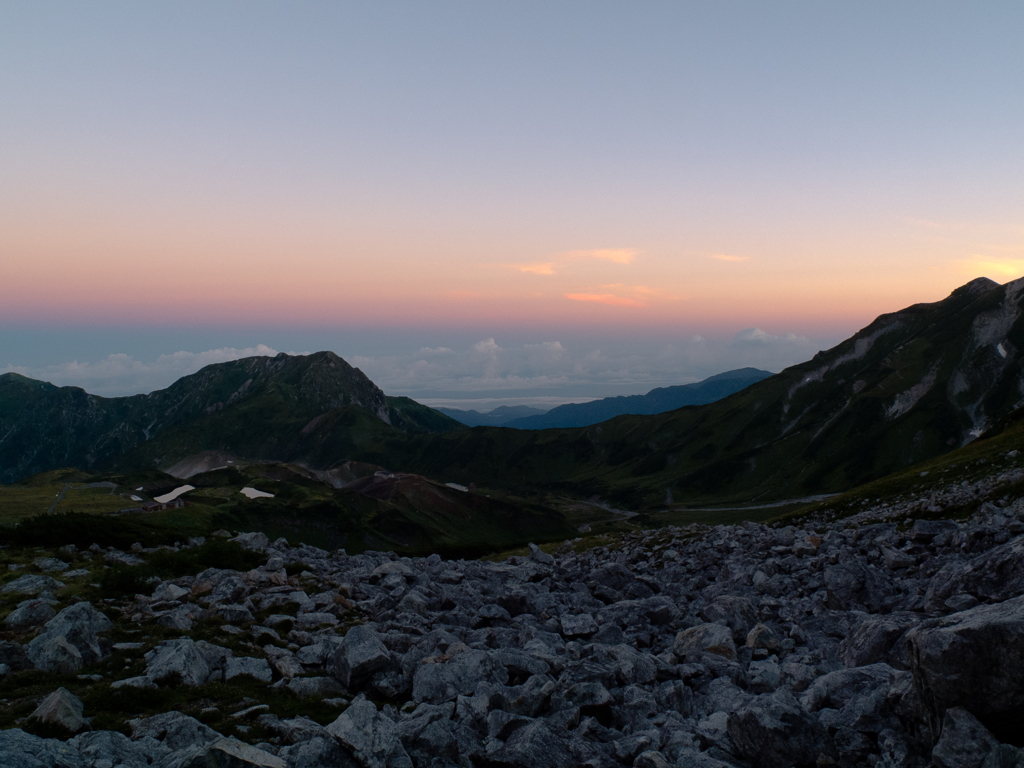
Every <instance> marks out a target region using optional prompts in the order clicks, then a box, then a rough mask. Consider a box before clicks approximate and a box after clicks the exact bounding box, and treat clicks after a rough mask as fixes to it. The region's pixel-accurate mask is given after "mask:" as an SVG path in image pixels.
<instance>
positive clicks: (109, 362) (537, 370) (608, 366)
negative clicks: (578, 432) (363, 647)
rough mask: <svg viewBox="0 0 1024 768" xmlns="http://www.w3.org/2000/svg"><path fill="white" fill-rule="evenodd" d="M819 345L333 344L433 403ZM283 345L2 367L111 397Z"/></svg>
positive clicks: (687, 378)
mask: <svg viewBox="0 0 1024 768" xmlns="http://www.w3.org/2000/svg"><path fill="white" fill-rule="evenodd" d="M819 348H821V345H820V344H818V343H816V342H812V341H811V340H809V339H807V338H805V337H802V336H797V335H795V334H792V333H790V334H780V335H775V334H770V333H767V332H765V331H764V330H762V329H760V328H747V329H744V330H742V331H740V332H739V333H737V334H735V335H734V336H733V337H732V338H726V339H719V340H714V339H707V338H705V337H703V336H700V335H691V336H686V337H684V338H680V339H679V340H678V341H677V342H672V343H666V342H664V341H660V342H655V341H652V342H649V343H644V342H638V341H637V340H635V339H634V340H632V341H625V340H620V341H602V342H601V343H598V342H594V341H592V342H589V343H588V342H581V341H575V342H571V343H570V342H562V341H558V340H555V341H544V340H540V341H536V342H530V343H519V344H507V345H505V344H502V343H501V341H500V340H499V339H496V338H493V337H487V338H484V339H480V340H479V341H477V342H474V343H470V344H465V345H463V346H461V347H459V346H455V345H453V346H451V347H449V346H437V347H428V346H424V347H420V348H418V349H416V350H415V351H410V352H408V353H398V354H385V355H376V356H366V355H348V354H346V353H345V351H344V350H341V349H337V350H335V351H336V352H338V354H340V355H341V356H342V357H344V358H345V359H346V360H348V362H349V363H351V364H352V365H354V366H356V367H357V368H359V369H361V370H362V371H363V372H364V373H365V374H366V375H367V376H369V377H370V379H372V380H373V381H374V382H375V383H376V384H377V385H378V386H380V387H381V389H383V390H384V391H385V392H386V393H388V394H389V395H407V396H409V397H413V398H421V399H423V400H426V401H431V402H434V401H436V402H440V400H439V398H440V399H443V400H444V401H445V402H454V401H458V400H467V401H469V400H475V401H479V402H481V403H483V402H485V401H486V402H487V403H488V405H491V406H492V407H493V406H494V405H501V404H515V403H519V402H523V403H526V402H531V403H540V402H542V401H544V402H548V403H550V404H557V403H559V402H568V401H577V402H579V401H584V400H587V399H590V398H593V397H607V396H610V395H618V394H639V393H644V392H647V391H649V390H650V389H653V388H654V387H660V386H670V385H674V384H686V383H688V382H692V381H699V380H700V379H704V378H706V377H708V376H710V375H713V374H716V373H721V372H722V371H727V370H731V369H735V368H743V367H747V366H752V367H757V368H763V369H766V370H770V371H779V370H781V369H783V368H785V367H787V366H790V365H794V364H796V363H799V362H803V361H804V360H807V359H809V358H810V357H811V356H812V355H813V354H814V353H815V352H817V351H818V349H819ZM277 353H278V351H277V350H275V349H273V348H271V347H269V346H267V345H265V344H258V345H256V346H252V347H246V348H244V349H238V348H234V347H222V348H220V349H209V350H206V351H204V352H186V351H179V352H174V353H172V354H165V355H160V356H159V357H157V358H156V359H155V360H152V361H146V360H138V359H135V358H134V357H132V356H130V355H126V354H111V355H108V356H107V357H105V358H103V359H100V360H97V361H87V362H79V361H77V360H76V361H73V362H67V363H62V364H58V365H49V366H45V367H39V368H27V367H23V366H21V367H19V366H14V365H9V366H8V367H7V368H6V369H4V370H3V371H0V372H3V373H6V372H16V373H21V374H23V375H25V376H29V377H31V378H33V379H41V380H43V381H49V382H52V383H54V384H57V385H61V386H78V387H82V388H84V389H85V390H86V391H88V392H91V393H93V394H97V395H102V396H105V397H114V396H119V395H131V394H138V393H140V392H151V391H153V390H155V389H162V388H164V387H167V386H169V385H170V384H172V383H173V382H174V381H175V380H177V379H178V378H180V377H182V376H185V375H188V374H191V373H195V372H196V371H198V370H199V369H200V368H202V367H203V366H206V365H210V364H211V363H221V362H226V361H228V360H237V359H239V358H242V357H251V356H254V355H270V356H273V355H276V354H277ZM289 354H293V353H289ZM467 407H472V406H468V405H467Z"/></svg>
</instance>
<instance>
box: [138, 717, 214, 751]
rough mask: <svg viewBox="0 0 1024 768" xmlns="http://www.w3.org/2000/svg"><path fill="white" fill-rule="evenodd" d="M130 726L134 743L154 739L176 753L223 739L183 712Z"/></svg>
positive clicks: (140, 721)
mask: <svg viewBox="0 0 1024 768" xmlns="http://www.w3.org/2000/svg"><path fill="white" fill-rule="evenodd" d="M128 724H129V725H130V726H131V729H132V740H133V741H139V740H140V739H153V740H155V741H159V742H161V743H163V744H164V745H165V746H166V747H167V748H168V749H170V750H173V751H176V752H177V751H179V750H184V749H187V748H189V747H193V746H195V745H197V744H209V743H210V742H213V741H216V740H218V739H220V738H223V737H222V736H221V735H220V734H219V733H217V732H216V731H215V730H213V729H212V728H210V727H209V726H206V725H203V724H202V723H201V722H199V721H198V720H196V719H195V718H194V717H189V716H188V715H184V714H182V713H181V712H164V713H163V714H160V715H154V716H153V717H146V718H142V719H139V720H130V721H129V722H128Z"/></svg>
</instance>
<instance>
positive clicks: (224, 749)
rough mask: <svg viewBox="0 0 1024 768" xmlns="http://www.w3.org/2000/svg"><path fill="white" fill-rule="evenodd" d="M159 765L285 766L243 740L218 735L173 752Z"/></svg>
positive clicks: (170, 767)
mask: <svg viewBox="0 0 1024 768" xmlns="http://www.w3.org/2000/svg"><path fill="white" fill-rule="evenodd" d="M161 768H288V764H287V763H286V762H285V761H284V760H282V759H281V758H279V757H277V756H276V755H272V754H270V753H269V752H264V751H263V750H262V749H257V748H256V747H253V746H250V745H249V744H246V743H245V742H242V741H238V740H237V739H226V738H219V739H217V740H216V741H213V742H210V743H209V744H197V745H195V746H193V747H191V748H190V749H185V750H183V751H182V752H180V753H178V754H175V755H173V756H172V757H171V758H169V759H168V760H165V761H164V763H163V764H162V765H161Z"/></svg>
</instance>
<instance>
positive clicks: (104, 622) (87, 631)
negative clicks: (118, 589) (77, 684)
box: [28, 602, 113, 669]
mask: <svg viewBox="0 0 1024 768" xmlns="http://www.w3.org/2000/svg"><path fill="white" fill-rule="evenodd" d="M112 627H113V624H111V623H110V619H108V618H107V617H106V616H104V615H103V614H102V613H100V612H99V611H97V610H95V609H94V608H93V607H92V605H90V604H89V603H86V602H82V603H76V604H75V605H72V606H69V607H67V608H65V609H64V610H62V611H61V612H60V613H58V614H57V615H56V616H54V617H53V618H52V619H50V620H49V621H48V622H46V626H45V627H43V631H42V633H41V634H39V635H37V636H36V637H35V638H34V639H33V640H32V642H30V643H29V644H28V653H29V656H30V657H31V658H32V661H33V663H35V665H36V667H38V668H39V669H47V668H48V667H45V666H41V661H42V660H43V659H44V658H46V657H48V656H49V655H50V654H49V652H48V650H47V646H49V645H51V644H53V643H54V642H56V641H57V638H59V637H63V638H64V639H65V640H66V641H67V643H69V644H70V645H71V646H73V647H74V648H75V649H76V650H77V651H78V654H79V655H80V656H81V658H82V663H84V664H92V663H94V662H97V661H99V660H100V659H102V658H103V657H104V656H106V655H107V654H106V652H105V650H106V649H105V647H104V642H105V641H102V640H101V638H100V637H99V635H100V633H103V632H108V631H110V629H111V628H112ZM80 667H81V665H79V668H80ZM50 668H51V669H52V667H50Z"/></svg>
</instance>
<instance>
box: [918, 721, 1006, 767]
mask: <svg viewBox="0 0 1024 768" xmlns="http://www.w3.org/2000/svg"><path fill="white" fill-rule="evenodd" d="M998 744H999V741H998V739H996V737H995V736H993V735H992V734H991V733H989V732H988V729H987V728H985V726H983V725H982V724H981V723H979V722H978V720H977V718H976V717H975V716H974V715H972V714H971V713H970V712H968V711H967V710H966V709H961V708H960V707H952V708H950V709H947V710H946V714H945V716H944V717H943V718H942V734H941V736H939V740H938V742H937V743H936V744H935V747H934V748H933V749H932V762H933V763H934V764H935V765H936V766H937V768H981V765H982V763H984V762H985V758H986V757H988V754H989V753H990V752H991V751H992V750H993V749H995V748H996V746H998Z"/></svg>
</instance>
